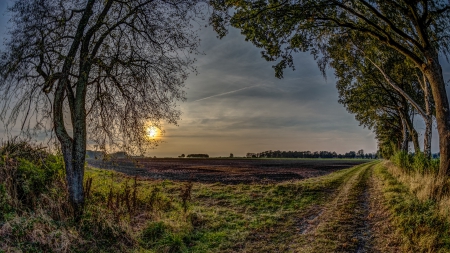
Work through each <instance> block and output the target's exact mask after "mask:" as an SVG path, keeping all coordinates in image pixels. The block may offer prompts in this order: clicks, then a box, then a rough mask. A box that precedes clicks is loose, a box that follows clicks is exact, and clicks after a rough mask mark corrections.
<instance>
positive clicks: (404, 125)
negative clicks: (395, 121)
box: [399, 113, 409, 152]
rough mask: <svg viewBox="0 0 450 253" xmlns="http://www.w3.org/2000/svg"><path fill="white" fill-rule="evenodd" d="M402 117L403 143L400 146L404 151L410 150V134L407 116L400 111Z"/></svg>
mask: <svg viewBox="0 0 450 253" xmlns="http://www.w3.org/2000/svg"><path fill="white" fill-rule="evenodd" d="M399 115H400V119H401V121H402V137H403V138H402V143H401V146H400V150H401V151H404V152H408V142H409V134H408V126H407V123H406V119H405V116H404V115H403V114H402V113H400V114H399Z"/></svg>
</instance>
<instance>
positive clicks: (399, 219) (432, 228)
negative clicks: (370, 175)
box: [374, 162, 450, 252]
mask: <svg viewBox="0 0 450 253" xmlns="http://www.w3.org/2000/svg"><path fill="white" fill-rule="evenodd" d="M374 173H375V175H376V177H377V178H378V179H379V180H381V182H382V185H383V186H382V190H383V196H384V199H385V205H386V206H387V207H388V208H389V210H390V212H391V214H392V222H393V225H394V227H395V228H396V232H397V233H398V234H399V235H400V236H401V240H402V245H403V246H402V251H404V252H450V237H449V234H450V224H449V222H448V216H447V217H446V216H444V215H442V213H441V212H440V208H441V207H440V204H439V203H438V202H435V201H432V200H430V199H429V198H426V197H425V195H424V193H423V191H426V190H420V189H419V188H423V189H426V188H427V184H429V182H428V180H429V179H427V177H425V179H424V182H423V185H424V186H422V187H418V186H417V182H416V180H417V175H414V174H413V175H406V174H404V173H402V172H401V170H400V169H399V168H398V167H395V166H393V165H392V164H390V163H389V162H385V163H383V164H379V165H377V166H376V168H375V170H374ZM418 196H419V197H420V198H419V197H418Z"/></svg>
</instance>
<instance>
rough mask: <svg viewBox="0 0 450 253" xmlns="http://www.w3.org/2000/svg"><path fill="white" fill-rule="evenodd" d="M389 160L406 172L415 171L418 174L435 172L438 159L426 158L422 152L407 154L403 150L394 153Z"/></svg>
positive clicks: (437, 167) (437, 168)
mask: <svg viewBox="0 0 450 253" xmlns="http://www.w3.org/2000/svg"><path fill="white" fill-rule="evenodd" d="M390 160H391V161H392V162H393V163H394V164H395V165H396V166H397V167H399V168H401V169H402V170H404V171H406V172H417V173H420V174H422V175H423V174H425V173H432V174H436V173H437V172H438V170H439V159H428V158H426V157H425V155H424V154H423V153H422V152H419V153H417V154H408V153H407V152H404V151H399V152H396V153H394V155H393V156H392V157H391V158H390Z"/></svg>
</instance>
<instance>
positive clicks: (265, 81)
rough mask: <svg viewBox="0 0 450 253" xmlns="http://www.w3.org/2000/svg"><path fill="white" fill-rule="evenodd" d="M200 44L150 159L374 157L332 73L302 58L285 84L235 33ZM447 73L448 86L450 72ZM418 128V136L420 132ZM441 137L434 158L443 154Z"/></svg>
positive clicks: (2, 20)
mask: <svg viewBox="0 0 450 253" xmlns="http://www.w3.org/2000/svg"><path fill="white" fill-rule="evenodd" d="M5 9H6V2H5V0H0V13H2V15H1V16H0V39H1V41H3V38H4V34H5V26H6V22H7V20H8V17H7V16H5V15H3V13H5ZM200 37H201V39H202V42H201V47H200V51H202V52H204V55H199V56H197V57H196V58H197V60H198V61H197V67H198V71H199V73H198V75H195V74H191V75H190V77H189V78H188V79H187V81H186V87H187V89H186V91H187V101H186V102H183V103H180V104H179V107H180V110H181V111H182V116H181V117H182V119H181V120H180V121H179V122H178V126H174V125H164V130H165V132H166V133H165V135H164V137H163V139H164V143H162V144H161V145H160V146H158V147H157V148H156V149H154V150H152V151H151V152H150V153H149V154H148V155H151V156H157V157H168V156H170V157H174V156H178V155H180V154H182V153H184V154H190V153H208V154H209V155H210V156H228V155H229V154H230V153H233V154H234V155H235V156H243V155H245V154H246V153H247V152H255V153H256V152H261V151H265V150H286V151H287V150H297V151H304V150H310V151H319V150H327V151H336V152H337V153H345V152H348V151H350V150H354V151H357V150H359V149H364V151H365V152H375V151H376V149H377V145H376V141H375V139H374V134H373V133H372V132H371V131H370V130H368V129H364V128H363V127H362V126H359V123H358V122H357V121H356V120H355V119H354V116H353V115H351V114H349V113H348V112H347V111H346V110H345V108H344V107H343V106H342V105H340V104H338V102H337V100H338V94H337V90H336V88H335V79H334V74H333V70H332V69H330V70H328V73H327V79H325V78H324V77H323V76H322V74H321V73H320V71H319V69H318V67H317V65H316V63H315V61H314V59H313V57H312V56H310V55H309V53H303V54H298V55H297V56H296V57H295V66H296V70H295V71H291V70H286V73H285V77H284V79H281V80H280V79H277V78H275V76H274V71H273V69H272V67H271V66H272V65H273V63H271V62H266V61H265V60H264V59H263V58H261V56H260V49H258V48H256V47H255V46H253V45H252V44H251V43H250V42H245V41H244V37H243V36H242V35H240V33H239V31H238V30H235V29H231V30H230V33H229V35H227V36H226V37H225V38H224V39H222V40H219V39H217V38H216V34H215V33H214V32H213V31H212V28H211V27H204V28H202V30H201V31H200ZM444 66H445V69H444V72H446V78H445V80H448V79H449V76H450V75H449V73H448V72H449V65H448V64H444ZM416 118H418V117H416ZM420 125H421V124H420V122H419V123H418V127H417V128H418V131H423V128H424V127H423V126H420ZM436 135H437V134H436V133H435V134H434V136H433V137H434V138H433V152H437V150H438V149H437V139H436ZM420 142H422V139H421V138H420Z"/></svg>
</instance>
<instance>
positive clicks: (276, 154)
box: [247, 149, 377, 159]
mask: <svg viewBox="0 0 450 253" xmlns="http://www.w3.org/2000/svg"><path fill="white" fill-rule="evenodd" d="M247 157H251V158H365V159H375V158H377V155H376V154H370V153H368V154H364V150H362V149H361V150H359V151H358V152H355V151H350V152H347V153H345V154H337V153H336V152H334V151H333V152H329V151H315V152H311V151H280V150H276V151H272V150H269V151H264V152H261V153H247Z"/></svg>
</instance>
